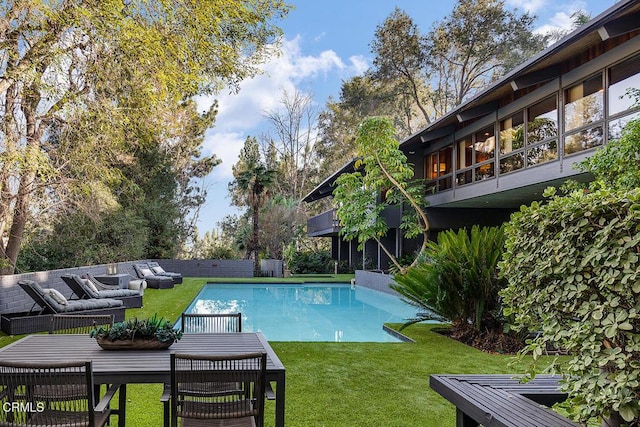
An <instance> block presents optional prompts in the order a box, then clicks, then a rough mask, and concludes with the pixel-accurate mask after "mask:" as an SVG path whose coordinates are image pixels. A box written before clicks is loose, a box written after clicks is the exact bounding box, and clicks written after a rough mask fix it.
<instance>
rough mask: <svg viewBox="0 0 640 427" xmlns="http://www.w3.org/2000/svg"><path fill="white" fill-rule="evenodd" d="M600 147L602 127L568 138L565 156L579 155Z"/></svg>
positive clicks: (586, 130)
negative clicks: (581, 152) (584, 151)
mask: <svg viewBox="0 0 640 427" xmlns="http://www.w3.org/2000/svg"><path fill="white" fill-rule="evenodd" d="M599 145H602V126H598V127H594V128H590V129H585V130H583V131H581V132H577V133H574V134H572V135H569V136H566V137H565V139H564V154H573V153H577V152H580V151H583V150H588V149H590V148H593V147H597V146H599Z"/></svg>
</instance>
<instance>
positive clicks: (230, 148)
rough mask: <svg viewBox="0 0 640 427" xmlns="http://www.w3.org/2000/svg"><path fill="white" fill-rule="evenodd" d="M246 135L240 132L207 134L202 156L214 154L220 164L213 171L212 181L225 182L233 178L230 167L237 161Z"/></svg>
mask: <svg viewBox="0 0 640 427" xmlns="http://www.w3.org/2000/svg"><path fill="white" fill-rule="evenodd" d="M246 138H247V135H245V134H243V133H240V132H211V131H209V132H207V134H206V135H205V140H204V144H203V150H202V151H203V154H205V155H210V154H215V155H216V156H217V157H218V158H219V159H220V160H222V163H221V164H220V165H218V166H216V167H215V168H214V169H213V172H212V175H213V178H214V179H222V180H226V179H229V178H231V177H233V174H232V173H231V167H232V166H233V164H234V163H236V162H237V161H238V154H239V153H240V149H241V148H242V146H243V145H244V141H245V139H246Z"/></svg>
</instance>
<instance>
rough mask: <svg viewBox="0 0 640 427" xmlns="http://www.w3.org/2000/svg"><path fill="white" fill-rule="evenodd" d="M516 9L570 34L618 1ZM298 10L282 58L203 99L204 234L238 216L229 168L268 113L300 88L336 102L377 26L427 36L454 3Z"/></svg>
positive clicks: (335, 3) (342, 0)
mask: <svg viewBox="0 0 640 427" xmlns="http://www.w3.org/2000/svg"><path fill="white" fill-rule="evenodd" d="M505 2H506V4H507V6H508V7H510V8H517V9H518V10H519V11H520V12H523V11H528V12H530V13H532V14H534V15H536V16H537V17H538V19H537V21H536V24H535V28H536V31H540V32H545V31H548V30H550V29H553V28H568V27H569V26H570V25H571V14H572V13H573V12H575V11H576V10H579V9H580V10H584V11H587V12H588V13H589V14H590V15H591V16H592V17H595V16H597V15H598V14H600V13H601V12H602V11H604V10H606V9H607V8H609V7H610V6H612V5H613V4H614V3H615V1H614V0H505ZM287 3H289V4H293V5H294V7H295V9H294V10H292V11H291V12H290V13H289V15H288V16H287V18H285V20H283V21H282V22H281V23H280V27H281V28H282V29H283V31H284V39H283V44H282V54H281V55H280V56H279V57H277V58H273V59H272V60H271V61H269V62H268V63H266V64H264V66H263V67H262V68H263V70H264V73H263V74H262V75H259V76H257V77H255V78H253V79H251V80H247V81H245V82H243V83H242V84H241V89H240V92H239V93H238V94H233V95H231V94H228V93H226V92H222V93H220V94H218V95H217V96H215V97H201V98H198V99H197V102H198V104H199V105H200V106H201V107H202V109H204V108H205V107H208V106H209V105H211V103H212V102H213V99H214V98H215V99H217V100H218V103H219V113H218V117H217V120H216V125H215V127H213V128H211V129H209V130H208V131H207V133H206V136H205V142H204V150H203V152H204V154H211V153H215V154H216V155H217V156H218V157H219V158H221V159H222V164H221V165H219V166H217V167H216V168H215V169H214V171H213V172H212V173H211V174H210V175H209V176H207V177H206V178H205V181H204V184H205V187H206V189H207V191H208V197H207V202H206V203H205V205H204V206H203V207H202V209H201V211H200V219H199V222H198V230H199V232H200V234H201V235H202V234H204V232H206V231H209V230H212V229H214V228H216V223H217V222H218V221H220V220H221V219H222V218H224V217H225V216H226V215H229V214H233V213H239V211H238V210H237V209H235V208H233V207H231V206H230V199H229V197H228V194H227V185H228V183H229V182H230V181H231V180H232V179H233V176H232V174H231V167H232V166H233V164H234V163H236V161H237V159H238V153H239V152H240V149H241V148H242V145H243V143H244V140H245V139H246V137H247V136H256V137H258V136H259V135H260V134H262V133H263V132H264V131H265V129H266V123H265V120H264V117H263V116H264V112H265V111H267V110H275V109H276V108H277V107H278V103H279V99H280V97H281V94H282V91H283V90H287V91H288V92H289V93H291V92H293V91H294V90H295V89H298V90H299V91H301V92H304V93H309V94H312V95H313V97H314V100H315V102H316V103H317V106H318V108H322V107H323V106H324V105H325V103H326V101H327V99H328V98H329V97H333V98H338V96H339V93H340V85H341V82H342V81H343V80H347V79H349V78H351V77H353V76H355V75H358V74H361V73H362V72H364V71H365V70H366V69H367V68H368V67H369V66H370V65H371V62H372V59H373V55H372V54H371V52H370V48H369V44H370V43H371V41H372V40H373V37H374V32H375V30H376V26H378V25H380V24H381V23H382V22H383V21H384V20H385V18H387V17H388V16H389V15H390V14H391V13H392V12H393V10H394V8H395V7H396V6H397V7H399V8H400V9H402V10H404V11H405V12H407V13H408V14H409V16H411V17H412V18H413V20H414V22H416V24H417V25H418V27H419V29H420V32H421V33H426V32H428V31H429V30H430V29H431V28H432V26H433V24H434V23H435V22H436V21H440V20H442V19H443V18H444V17H445V16H447V15H448V14H449V13H450V12H451V10H452V9H453V7H454V5H455V1H453V0H396V1H389V0H323V1H316V0H289V1H288V2H287Z"/></svg>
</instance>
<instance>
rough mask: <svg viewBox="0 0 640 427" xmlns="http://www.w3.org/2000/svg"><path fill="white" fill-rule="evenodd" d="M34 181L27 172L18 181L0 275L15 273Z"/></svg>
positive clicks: (33, 177) (33, 173)
mask: <svg viewBox="0 0 640 427" xmlns="http://www.w3.org/2000/svg"><path fill="white" fill-rule="evenodd" d="M34 179H35V172H28V173H26V174H25V175H23V176H22V179H21V180H20V186H19V188H18V195H17V197H16V205H15V207H14V209H13V220H12V222H11V229H10V230H9V239H8V241H7V246H6V248H5V251H4V254H3V258H4V260H5V261H6V262H7V264H8V265H6V266H4V267H3V268H2V269H0V273H2V274H3V275H5V274H14V273H15V268H16V261H17V260H18V254H19V253H20V245H21V244H22V237H23V234H24V228H25V225H26V224H27V218H28V208H29V200H30V199H31V192H32V190H33V189H32V186H33V181H34Z"/></svg>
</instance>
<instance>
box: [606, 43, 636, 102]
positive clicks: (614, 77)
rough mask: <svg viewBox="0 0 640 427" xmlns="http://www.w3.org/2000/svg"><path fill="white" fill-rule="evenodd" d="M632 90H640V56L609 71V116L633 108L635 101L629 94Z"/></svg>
mask: <svg viewBox="0 0 640 427" xmlns="http://www.w3.org/2000/svg"><path fill="white" fill-rule="evenodd" d="M630 88H640V55H638V56H635V57H633V58H631V59H629V60H627V61H624V62H623V63H621V64H619V65H616V66H615V67H612V68H611V69H610V70H609V99H608V102H609V115H614V114H617V113H620V112H623V111H625V110H629V109H631V108H632V107H633V104H634V102H635V100H634V99H633V97H632V96H630V95H629V94H627V90H628V89H630Z"/></svg>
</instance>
